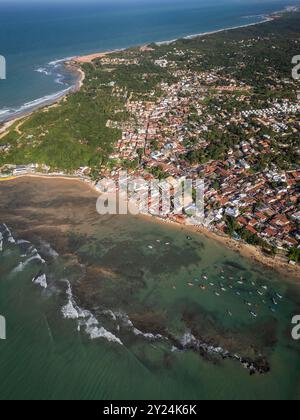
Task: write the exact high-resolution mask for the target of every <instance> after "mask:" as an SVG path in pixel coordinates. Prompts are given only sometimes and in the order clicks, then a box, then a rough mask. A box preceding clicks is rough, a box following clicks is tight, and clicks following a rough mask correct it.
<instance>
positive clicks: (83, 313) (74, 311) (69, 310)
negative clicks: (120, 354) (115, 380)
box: [62, 280, 123, 345]
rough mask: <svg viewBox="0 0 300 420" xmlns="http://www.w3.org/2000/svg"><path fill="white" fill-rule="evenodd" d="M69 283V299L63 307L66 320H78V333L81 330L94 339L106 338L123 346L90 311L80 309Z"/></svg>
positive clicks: (67, 292)
mask: <svg viewBox="0 0 300 420" xmlns="http://www.w3.org/2000/svg"><path fill="white" fill-rule="evenodd" d="M66 283H67V291H66V294H67V298H68V303H67V304H66V305H65V306H63V307H62V314H63V316H64V318H66V319H73V320H77V329H78V331H80V330H81V328H83V329H84V331H85V333H86V334H87V335H88V336H89V337H90V338H91V339H92V340H94V339H98V338H105V339H106V340H107V341H110V342H114V343H117V344H120V345H123V343H122V341H121V340H120V339H119V338H118V337H116V336H115V335H114V334H113V333H111V332H110V331H107V330H106V329H105V328H104V327H103V326H99V321H98V320H97V319H96V317H95V316H94V315H93V314H92V313H91V312H90V311H88V310H86V309H82V308H80V307H79V306H78V305H77V303H76V301H75V299H74V296H73V292H72V287H71V284H70V282H69V281H68V280H66Z"/></svg>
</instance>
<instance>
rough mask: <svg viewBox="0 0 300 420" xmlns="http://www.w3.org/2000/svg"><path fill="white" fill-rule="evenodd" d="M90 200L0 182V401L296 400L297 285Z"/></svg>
mask: <svg viewBox="0 0 300 420" xmlns="http://www.w3.org/2000/svg"><path fill="white" fill-rule="evenodd" d="M95 202H96V193H95V192H93V191H92V190H91V189H90V188H89V187H88V186H86V185H83V184H82V183H81V182H79V181H65V180H54V179H52V180H45V179H32V178H31V179H30V178H24V179H19V180H17V181H12V182H10V181H9V182H5V183H0V234H1V251H0V314H1V315H2V316H5V318H6V321H7V339H6V341H2V340H0V376H1V382H0V399H159V400H161V399H177V400H183V399H187V400H193V399H234V400H235V399H299V398H300V375H299V372H300V347H299V342H297V341H294V340H293V339H292V336H291V330H292V325H291V320H292V317H293V316H294V315H295V314H298V313H299V310H300V307H299V306H300V305H299V302H300V286H299V282H298V281H297V280H294V279H293V278H289V276H288V274H278V273H277V272H275V271H271V270H268V269H266V268H265V267H264V266H262V265H260V264H258V263H256V262H254V261H251V260H250V259H246V258H243V257H242V256H240V255H239V254H238V253H236V252H234V251H232V250H230V249H229V248H226V247H224V245H222V244H220V243H218V242H215V241H213V240H211V239H208V238H206V237H204V236H203V235H201V234H199V233H188V232H187V231H186V230H185V229H182V228H180V227H175V226H170V225H164V224H161V223H157V222H155V221H153V219H150V218H145V217H144V218H143V217H133V216H99V215H98V214H97V213H96V210H95ZM251 313H255V314H256V317H254V316H253V315H252V314H251Z"/></svg>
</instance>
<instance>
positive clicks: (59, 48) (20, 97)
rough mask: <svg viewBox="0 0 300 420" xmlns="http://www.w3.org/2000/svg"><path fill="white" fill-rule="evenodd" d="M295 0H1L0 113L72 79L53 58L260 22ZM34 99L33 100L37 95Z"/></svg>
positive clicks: (60, 87) (31, 101) (21, 107)
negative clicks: (1, 73)
mask: <svg viewBox="0 0 300 420" xmlns="http://www.w3.org/2000/svg"><path fill="white" fill-rule="evenodd" d="M298 3H299V1H298V0H263V1H262V0H260V1H257V0H249V1H240V0H214V1H212V2H207V1H206V0H187V1H183V0H175V1H172V2H171V1H170V0H160V1H158V0H154V1H153V0H151V1H150V0H143V1H136V0H125V1H124V0H114V1H106V0H101V1H99V2H72V1H63V2H55V3H51V2H50V1H45V2H44V1H43V2H41V3H39V2H30V1H28V2H27V1H26V2H14V1H12V2H0V54H1V55H4V56H5V57H6V60H7V80H5V81H3V80H1V81H0V121H2V120H4V119H7V118H8V117H10V116H11V115H12V113H14V112H15V111H16V110H19V111H20V110H23V111H24V110H28V109H31V108H32V106H34V105H36V104H37V103H38V104H39V103H41V102H44V101H45V100H46V99H49V96H50V97H51V96H52V95H54V94H57V92H61V91H64V90H65V89H68V88H69V87H70V86H71V85H72V84H73V82H74V80H73V78H72V76H70V75H68V74H66V73H65V72H64V70H63V68H62V66H61V65H60V64H59V63H57V60H61V59H64V58H67V57H72V56H75V55H80V54H87V53H91V52H95V51H104V50H110V49H116V48H125V47H128V46H132V45H138V44H143V43H147V42H152V41H163V40H170V39H174V38H178V37H181V36H187V35H191V34H198V33H204V32H208V31H214V30H219V29H224V28H228V27H235V26H240V25H246V24H249V23H255V22H259V21H261V20H262V19H263V16H264V15H265V14H269V13H271V12H274V11H277V10H281V9H283V8H284V7H286V6H289V5H293V4H298ZM36 101H38V102H36Z"/></svg>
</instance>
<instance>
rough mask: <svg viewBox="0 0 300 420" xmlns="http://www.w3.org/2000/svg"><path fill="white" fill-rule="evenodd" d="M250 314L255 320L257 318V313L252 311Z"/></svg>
mask: <svg viewBox="0 0 300 420" xmlns="http://www.w3.org/2000/svg"><path fill="white" fill-rule="evenodd" d="M249 313H250V315H251V316H253V318H257V313H256V312H253V311H250V312H249Z"/></svg>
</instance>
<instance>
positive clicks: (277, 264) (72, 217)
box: [0, 175, 300, 280]
mask: <svg viewBox="0 0 300 420" xmlns="http://www.w3.org/2000/svg"><path fill="white" fill-rule="evenodd" d="M4 184H5V185H4ZM26 186H30V188H31V189H36V190H37V191H38V193H37V194H38V196H37V198H36V199H34V200H33V202H31V203H30V208H31V211H32V212H33V214H36V215H38V214H39V212H41V217H43V213H44V212H45V209H41V208H40V200H43V198H44V197H43V192H44V191H45V194H46V195H48V194H49V195H51V194H52V193H53V195H54V196H55V193H56V191H59V192H60V195H61V196H62V197H64V198H65V199H66V202H67V198H68V196H69V197H73V195H74V194H75V195H78V197H80V198H82V202H81V201H80V199H78V202H76V207H77V208H76V209H75V208H74V209H73V211H72V212H71V208H70V206H68V205H66V203H65V204H62V207H61V208H60V211H61V212H63V214H64V215H66V216H67V217H68V220H69V222H68V224H67V225H65V222H64V223H62V224H61V229H68V228H71V227H72V225H76V229H77V230H78V231H84V232H86V231H89V232H91V233H92V230H91V227H92V224H91V223H90V221H91V219H90V218H91V215H93V218H92V219H93V221H94V223H97V222H99V218H100V216H99V215H98V214H97V212H96V199H97V197H98V196H99V192H98V191H97V190H96V188H95V187H94V186H93V183H92V182H88V181H86V182H84V181H82V180H80V179H77V178H75V177H67V176H66V177H53V176H48V177H47V176H38V175H31V176H24V177H19V178H17V179H13V180H8V181H6V182H2V183H1V189H0V192H2V191H3V192H4V191H11V192H12V193H13V194H14V193H15V192H16V193H17V191H19V190H20V189H22V188H26ZM14 191H15V192H14ZM17 194H18V193H17ZM41 194H42V195H41ZM4 196H5V195H4V194H1V198H3V197H4ZM1 198H0V203H1V210H0V215H1V211H2V209H5V204H4V203H2V202H1ZM58 199H59V198H58ZM87 203H89V205H88V206H87V205H86V204H87ZM66 206H67V207H66ZM41 210H42V211H41ZM52 212H53V209H52V210H51V207H49V208H48V209H47V211H46V213H47V214H49V213H50V214H51V213H52ZM4 213H5V210H4ZM11 214H14V217H15V218H16V220H18V218H20V215H19V214H18V211H17V209H14V208H10V214H9V217H10V215H11ZM55 214H56V215H57V216H59V214H60V213H59V212H57V209H55ZM85 216H87V217H85ZM37 217H38V220H39V218H40V216H37ZM106 217H111V216H106ZM115 217H117V218H123V219H124V222H126V216H115ZM128 217H129V218H131V219H132V216H128ZM138 217H139V218H140V219H143V220H145V221H146V222H148V223H158V224H162V225H167V226H168V227H169V228H173V229H177V230H178V229H179V230H183V231H186V232H187V234H188V232H193V233H197V234H199V238H201V237H203V236H205V237H206V238H208V239H209V240H212V241H217V242H218V243H220V244H222V245H224V246H225V247H227V248H229V249H231V250H233V251H235V252H237V253H239V254H240V255H241V256H243V257H245V258H247V259H250V260H251V261H254V262H257V263H259V264H260V265H262V266H264V267H267V268H269V269H271V270H275V271H277V272H279V273H280V274H283V275H284V277H285V276H288V277H293V278H294V279H297V280H299V279H300V270H299V266H292V265H290V264H288V263H284V262H282V261H280V260H279V259H278V258H272V257H268V256H266V255H265V254H264V253H263V252H262V251H261V250H260V249H258V248H257V247H254V246H251V245H248V244H244V243H242V242H238V241H235V240H233V239H231V238H229V237H226V236H220V235H218V234H216V233H214V232H212V231H210V230H208V229H206V228H201V227H195V226H187V225H179V224H176V223H174V222H166V221H164V220H162V219H159V218H154V217H153V216H138ZM58 221H59V219H58ZM47 224H48V223H47V221H45V225H47Z"/></svg>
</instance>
